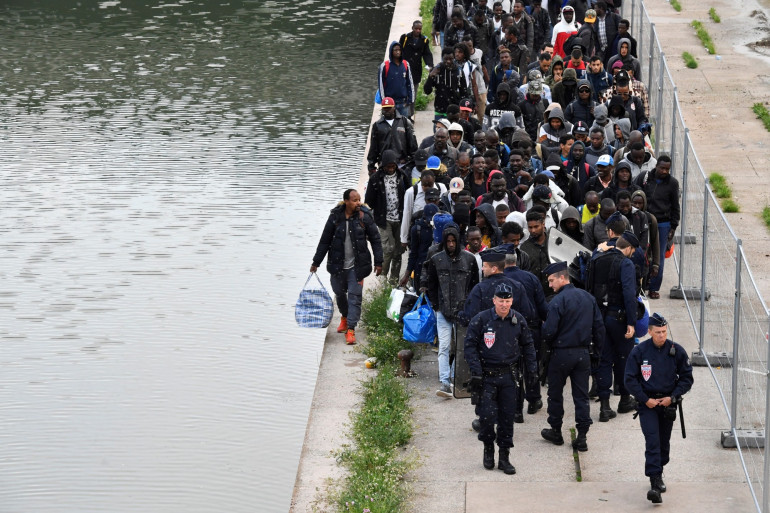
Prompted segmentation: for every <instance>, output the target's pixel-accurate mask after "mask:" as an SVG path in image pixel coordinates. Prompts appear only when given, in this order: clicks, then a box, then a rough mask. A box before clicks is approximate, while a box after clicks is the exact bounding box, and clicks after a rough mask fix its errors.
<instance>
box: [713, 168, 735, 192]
mask: <svg viewBox="0 0 770 513" xmlns="http://www.w3.org/2000/svg"><path fill="white" fill-rule="evenodd" d="M709 185H711V190H712V191H714V195H716V197H717V198H729V197H730V196H732V195H733V191H732V190H731V189H730V186H729V185H727V179H726V178H725V177H724V176H722V175H720V174H719V173H711V174H710V175H709Z"/></svg>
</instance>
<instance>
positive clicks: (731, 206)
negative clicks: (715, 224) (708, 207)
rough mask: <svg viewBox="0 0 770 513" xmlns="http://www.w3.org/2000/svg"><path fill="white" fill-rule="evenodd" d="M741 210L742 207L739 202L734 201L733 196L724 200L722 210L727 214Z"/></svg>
mask: <svg viewBox="0 0 770 513" xmlns="http://www.w3.org/2000/svg"><path fill="white" fill-rule="evenodd" d="M740 211H741V207H739V206H738V204H737V203H736V202H734V201H733V200H732V199H731V198H728V199H726V200H722V212H724V213H726V214H734V213H735V212H740Z"/></svg>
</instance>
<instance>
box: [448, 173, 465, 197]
mask: <svg viewBox="0 0 770 513" xmlns="http://www.w3.org/2000/svg"><path fill="white" fill-rule="evenodd" d="M464 188H465V182H463V179H462V178H460V177H457V178H452V180H451V181H450V182H449V192H450V194H453V193H456V192H460V191H461V190H463V189H464Z"/></svg>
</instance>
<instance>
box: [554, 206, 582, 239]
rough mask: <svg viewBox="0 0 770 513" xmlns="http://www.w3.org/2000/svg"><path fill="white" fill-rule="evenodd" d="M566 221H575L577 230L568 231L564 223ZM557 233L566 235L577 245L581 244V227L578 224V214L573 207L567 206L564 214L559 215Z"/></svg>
mask: <svg viewBox="0 0 770 513" xmlns="http://www.w3.org/2000/svg"><path fill="white" fill-rule="evenodd" d="M568 219H574V220H575V221H577V228H576V229H575V230H570V229H568V228H567V225H566V223H565V222H564V221H567V220H568ZM559 231H560V232H562V233H565V234H567V235H568V236H569V237H570V238H571V239H572V240H574V241H575V242H577V243H578V244H583V226H582V225H581V224H580V214H578V211H577V209H576V208H575V207H573V206H569V207H567V208H566V209H564V212H562V214H561V221H559Z"/></svg>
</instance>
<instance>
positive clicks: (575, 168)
mask: <svg viewBox="0 0 770 513" xmlns="http://www.w3.org/2000/svg"><path fill="white" fill-rule="evenodd" d="M585 154H586V147H585V144H583V142H582V141H575V142H574V143H573V144H572V148H570V150H569V157H567V163H566V164H565V167H566V168H567V173H568V174H570V175H572V176H574V177H575V178H576V179H577V181H578V183H579V184H580V190H581V191H583V193H584V194H585V184H586V182H587V181H588V179H589V178H591V177H592V176H596V169H594V167H593V166H591V165H590V164H588V162H586V159H585Z"/></svg>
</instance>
